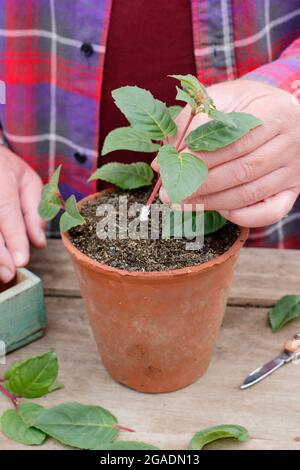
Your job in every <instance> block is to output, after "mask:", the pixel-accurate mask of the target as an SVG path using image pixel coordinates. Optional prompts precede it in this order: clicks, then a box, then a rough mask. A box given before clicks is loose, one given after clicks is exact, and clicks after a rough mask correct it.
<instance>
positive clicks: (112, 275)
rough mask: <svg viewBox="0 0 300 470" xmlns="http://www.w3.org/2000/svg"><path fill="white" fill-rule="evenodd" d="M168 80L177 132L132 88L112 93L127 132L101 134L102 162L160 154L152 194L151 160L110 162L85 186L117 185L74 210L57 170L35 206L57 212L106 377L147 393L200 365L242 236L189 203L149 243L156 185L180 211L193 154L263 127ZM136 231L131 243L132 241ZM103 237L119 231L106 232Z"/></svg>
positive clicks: (198, 175)
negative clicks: (181, 122)
mask: <svg viewBox="0 0 300 470" xmlns="http://www.w3.org/2000/svg"><path fill="white" fill-rule="evenodd" d="M173 78H175V79H176V80H178V81H179V83H180V87H177V99H178V100H181V101H184V102H186V103H187V104H188V107H189V110H190V115H189V117H188V119H187V122H186V125H185V128H184V129H183V130H182V131H181V132H180V133H179V131H178V129H177V125H176V119H175V118H174V114H175V113H176V112H178V108H176V109H174V108H172V109H169V108H167V106H166V105H165V104H164V103H163V102H161V101H160V100H157V99H155V98H154V97H153V96H152V94H151V93H150V92H149V91H147V90H143V89H140V88H138V87H131V86H129V87H122V88H119V89H117V90H114V91H113V92H112V96H113V99H114V101H115V104H116V105H117V107H118V108H119V109H120V111H121V112H123V114H124V115H125V116H126V117H127V119H128V121H129V124H130V125H129V126H128V127H124V128H120V129H115V130H113V131H112V132H111V133H110V134H108V136H107V137H106V140H105V142H104V146H103V149H102V155H106V154H107V153H109V152H112V151H115V150H120V149H126V150H131V151H143V152H149V153H154V154H156V158H157V162H158V164H159V168H160V177H159V178H158V179H157V180H156V182H155V184H154V185H153V188H152V189H151V185H152V181H153V179H154V173H153V170H152V169H151V167H150V166H149V165H148V164H147V163H144V162H136V163H132V164H126V163H117V162H115V163H108V164H106V165H103V166H101V167H100V168H99V169H98V170H96V172H94V173H93V174H92V176H91V178H90V179H91V180H99V179H100V180H105V181H108V182H110V183H112V184H114V185H115V186H116V187H117V189H111V190H106V191H102V192H100V193H96V194H93V195H92V196H89V197H87V198H85V199H83V200H82V201H80V202H79V203H78V204H77V202H76V199H75V197H74V195H71V196H70V197H69V198H68V199H67V200H64V199H63V197H62V195H61V193H60V191H59V176H60V171H61V167H59V168H57V170H56V171H55V173H54V175H53V176H52V178H51V180H50V182H49V183H48V184H47V185H46V186H45V188H44V191H43V198H42V201H41V204H40V207H39V212H40V215H41V216H42V217H43V218H44V219H45V220H51V219H52V218H54V217H55V216H57V214H58V213H59V212H60V211H61V210H62V211H63V213H62V215H61V219H60V227H61V232H62V239H63V242H64V244H65V246H66V248H67V250H68V252H69V254H70V255H71V259H72V261H73V263H74V266H75V269H76V272H77V275H78V279H79V283H80V287H81V292H82V296H83V299H84V302H85V305H86V309H87V311H88V315H89V319H90V322H91V325H92V328H93V331H94V334H95V338H96V341H97V345H98V348H99V351H100V354H101V357H102V361H103V363H104V365H105V366H106V368H107V370H108V372H109V373H110V374H111V376H112V377H113V378H115V380H117V381H118V382H120V383H123V384H126V385H128V386H129V387H132V388H134V389H136V390H139V391H144V392H150V393H157V392H167V391H172V390H176V389H178V388H182V387H184V386H186V385H188V384H190V383H192V382H194V381H195V380H196V379H197V378H199V377H200V376H201V375H202V374H203V373H204V372H205V370H206V369H207V367H208V364H209V361H210V357H211V354H212V350H213V346H214V343H215V340H216V336H217V334H218V331H219V328H220V325H221V322H222V318H223V314H224V308H225V305H226V301H227V297H228V290H229V287H230V283H231V279H232V274H233V269H234V265H235V262H236V259H237V256H238V253H239V250H240V248H241V246H242V245H243V243H244V242H245V240H246V238H247V233H248V230H247V229H245V228H242V227H237V226H235V225H234V224H232V223H230V222H227V221H226V220H225V219H224V218H223V217H222V216H221V215H220V214H219V213H217V212H214V211H208V212H204V214H203V213H202V212H198V211H196V210H195V208H194V207H192V208H189V210H188V211H181V210H180V211H178V210H175V209H174V207H173V206H172V208H171V210H169V212H168V213H167V217H165V218H163V222H162V223H161V222H159V224H158V227H159V229H158V235H159V236H158V237H157V236H155V237H152V238H151V236H150V237H149V233H151V235H152V231H151V229H152V222H153V220H154V217H153V214H152V209H153V208H155V207H156V206H157V205H158V191H159V189H160V187H161V185H163V186H164V188H165V190H166V192H167V194H168V196H169V198H170V201H171V203H172V204H173V205H178V204H182V203H183V202H184V201H185V199H186V198H188V197H189V196H191V195H192V194H193V193H194V192H195V191H196V190H197V189H198V188H199V187H200V186H201V185H202V184H203V182H204V181H205V179H206V177H207V174H208V170H207V167H206V165H205V164H204V162H203V161H202V160H201V159H200V158H199V156H196V155H194V154H193V153H192V152H196V151H206V152H210V151H213V150H216V149H218V148H222V147H224V146H226V145H229V144H231V143H232V142H234V141H236V140H237V139H239V138H241V137H242V136H243V135H245V134H246V133H248V132H250V131H251V129H254V128H255V127H257V126H259V125H260V124H261V121H260V120H259V119H257V118H256V117H254V116H252V115H249V114H246V113H234V112H233V113H223V112H221V111H220V110H217V109H216V106H215V104H214V102H213V100H212V99H211V97H209V95H208V93H207V90H206V89H205V87H204V86H203V85H202V84H201V83H200V82H199V81H198V80H197V79H196V78H195V77H193V76H192V75H186V76H183V75H176V76H173ZM199 113H202V114H205V115H206V116H207V117H208V120H207V122H205V123H204V124H203V125H201V126H199V127H198V128H196V129H194V130H193V131H192V132H189V131H188V128H189V125H190V123H191V122H192V120H193V118H194V116H195V115H196V114H199ZM178 134H179V135H178ZM174 139H175V140H176V144H175V145H173V143H172V142H174ZM149 188H150V189H149ZM125 196H126V204H127V203H129V205H130V207H129V208H128V210H127V209H126V210H125V215H126V217H127V216H128V219H129V223H128V224H127V225H126V227H125V231H124V226H123V225H122V221H123V218H124V211H122V210H121V209H122V207H123V206H122V204H123V202H122V204H121V202H120V201H121V198H122V197H125ZM136 203H138V206H139V209H138V214H139V215H138V217H136V212H134V216H132V207H133V206H135V204H136ZM108 206H109V207H110V208H111V207H112V209H113V210H112V211H111V212H110V213H109V214H108V215H107V216H106V215H105V216H104V213H101V214H100V212H101V211H100V212H99V208H100V209H101V208H103V207H105V208H107V207H108ZM100 215H101V217H102V219H100ZM126 220H127V219H126ZM187 220H188V221H189V225H187V224H186V221H187ZM199 220H200V223H198V222H199ZM104 221H105V223H106V225H105V224H104ZM121 228H122V229H121ZM132 228H134V229H135V230H134V231H133V232H134V236H129V233H130V230H129V229H132ZM111 232H113V233H114V234H116V233H117V236H116V237H111V236H108V233H111ZM198 232H199V233H201V232H204V235H205V237H204V244H203V246H201V247H200V248H199V247H198V249H197V250H189V249H186V248H187V243H186V242H187V239H188V240H193V239H194V238H195V237H196V236H197V235H198ZM155 233H156V235H157V232H155ZM145 234H146V237H145Z"/></svg>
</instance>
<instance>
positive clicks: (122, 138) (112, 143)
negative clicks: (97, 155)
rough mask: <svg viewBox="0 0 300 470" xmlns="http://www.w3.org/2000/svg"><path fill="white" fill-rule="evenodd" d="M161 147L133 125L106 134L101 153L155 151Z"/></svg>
mask: <svg viewBox="0 0 300 470" xmlns="http://www.w3.org/2000/svg"><path fill="white" fill-rule="evenodd" d="M159 147H160V146H159V145H158V144H154V143H153V142H151V140H150V138H149V137H148V136H147V135H146V134H144V133H143V132H142V131H141V130H139V129H135V128H133V127H120V128H119V129H115V130H113V131H111V132H110V133H109V134H108V135H107V136H106V139H105V141H104V144H103V148H102V152H101V155H106V154H107V153H109V152H113V151H114V150H133V151H137V152H155V151H157V150H158V149H159Z"/></svg>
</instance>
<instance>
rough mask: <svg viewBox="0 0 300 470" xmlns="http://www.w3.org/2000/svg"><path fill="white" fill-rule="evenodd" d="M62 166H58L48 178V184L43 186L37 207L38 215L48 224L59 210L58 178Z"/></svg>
mask: <svg viewBox="0 0 300 470" xmlns="http://www.w3.org/2000/svg"><path fill="white" fill-rule="evenodd" d="M61 167H62V165H59V166H58V167H57V168H56V170H55V172H54V173H53V175H52V176H51V178H50V181H49V183H48V184H45V186H44V188H43V191H42V197H41V202H40V204H39V207H38V213H39V215H40V217H41V218H42V219H43V220H46V221H47V222H49V220H52V219H54V217H55V216H56V215H57V214H58V212H59V210H60V209H61V201H60V199H59V197H58V196H59V187H58V183H59V177H60V172H61Z"/></svg>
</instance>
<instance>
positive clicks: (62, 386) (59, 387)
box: [48, 382, 65, 393]
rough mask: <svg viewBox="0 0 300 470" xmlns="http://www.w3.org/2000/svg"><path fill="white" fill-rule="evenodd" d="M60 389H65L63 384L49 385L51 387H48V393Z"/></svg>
mask: <svg viewBox="0 0 300 470" xmlns="http://www.w3.org/2000/svg"><path fill="white" fill-rule="evenodd" d="M62 388H65V386H64V384H61V383H59V382H55V383H54V384H53V385H51V387H49V390H48V393H52V392H56V391H57V390H61V389H62Z"/></svg>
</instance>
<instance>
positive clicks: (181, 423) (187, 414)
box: [0, 240, 300, 450]
mask: <svg viewBox="0 0 300 470" xmlns="http://www.w3.org/2000/svg"><path fill="white" fill-rule="evenodd" d="M30 268H31V270H32V271H33V272H35V273H37V274H39V275H40V276H41V277H42V279H43V282H44V288H45V294H46V308H47V313H48V328H47V333H46V336H45V337H44V338H42V339H40V340H38V341H36V342H35V343H32V344H30V345H28V346H27V347H25V348H23V349H21V350H19V351H17V352H15V353H12V354H10V355H9V357H8V364H11V363H12V362H13V361H15V360H18V359H22V358H25V357H28V356H31V355H34V354H41V353H43V352H46V351H48V350H50V349H54V350H55V351H56V352H57V354H58V356H59V362H60V373H59V380H60V381H61V382H63V383H64V384H65V389H63V390H60V391H57V392H55V393H51V394H49V395H48V396H47V397H43V398H41V399H39V400H36V401H37V402H40V403H41V404H43V405H45V406H53V405H55V404H59V403H62V402H66V401H78V402H82V403H87V404H97V405H101V406H103V407H105V408H108V409H109V410H111V411H112V412H113V413H114V414H115V415H116V416H117V417H118V419H119V422H120V424H123V425H124V426H129V427H131V428H133V429H135V430H136V433H135V434H130V435H129V434H128V433H125V432H122V433H121V436H120V437H121V438H122V439H128V438H129V439H135V440H144V441H146V442H149V443H152V444H155V445H157V446H158V447H160V448H161V449H184V448H186V447H187V445H188V442H189V440H190V438H191V437H192V435H193V434H194V433H195V432H196V431H199V430H200V429H202V428H204V427H206V426H212V425H216V424H221V423H235V424H241V425H243V426H245V427H246V428H247V429H248V430H249V432H250V435H251V439H250V441H249V442H248V443H246V444H236V443H235V442H233V441H232V442H229V441H227V442H226V443H225V442H224V441H223V442H222V443H221V442H220V443H215V444H213V445H211V446H210V447H211V448H220V449H221V448H233V449H298V450H300V388H299V385H300V365H299V366H298V367H297V366H296V365H293V364H291V365H287V366H285V367H283V368H282V369H281V370H279V371H278V372H276V373H275V374H273V375H272V376H271V377H270V378H268V379H267V380H264V381H262V382H261V383H260V384H258V385H256V386H254V387H253V388H250V389H248V390H244V391H241V390H240V389H239V385H240V383H241V381H242V380H243V378H244V377H245V375H246V374H247V373H248V372H250V371H251V370H252V369H254V368H255V367H257V366H259V365H260V364H262V363H264V362H265V361H266V360H268V359H270V358H272V357H273V356H275V355H276V354H277V353H278V352H279V350H280V348H281V346H282V344H283V342H284V340H286V339H288V338H289V337H291V336H292V335H293V334H294V333H295V332H297V331H300V320H296V321H294V322H292V323H290V324H289V325H287V326H286V327H285V328H284V329H283V330H281V331H280V332H278V333H276V334H272V332H271V330H270V327H269V326H268V323H267V312H268V308H269V307H270V306H271V305H272V304H274V302H275V301H276V300H277V299H279V298H280V297H281V296H282V295H284V294H288V293H297V294H299V293H300V282H299V281H300V252H297V251H281V250H265V249H244V250H243V251H242V254H241V257H240V260H239V264H238V268H237V271H236V275H235V280H234V284H233V287H232V290H231V296H230V299H229V303H228V308H227V312H226V316H225V320H224V324H223V327H222V330H221V334H220V338H219V340H218V343H217V347H216V351H215V354H214V357H213V360H212V363H211V365H210V368H209V370H208V372H207V373H206V375H205V376H204V377H203V378H202V379H200V380H199V381H198V382H197V383H195V384H193V385H191V386H190V387H188V388H186V389H184V390H180V391H177V392H174V393H169V394H162V395H145V394H139V393H137V392H134V391H132V390H130V389H128V388H126V387H124V386H122V385H119V384H117V383H115V382H114V381H113V380H112V379H111V378H110V377H109V376H108V374H107V372H106V371H105V369H104V368H103V366H102V365H101V362H100V360H99V357H98V353H97V350H96V346H95V342H94V339H93V337H92V334H91V330H90V328H89V326H88V324H87V320H86V316H85V312H84V308H83V304H82V300H81V298H80V292H79V290H78V286H77V282H76V279H75V277H74V273H73V269H72V266H71V264H70V262H69V259H68V256H67V254H66V253H65V251H64V249H63V247H62V245H61V242H60V241H54V240H53V241H50V242H49V245H48V248H47V249H46V250H44V251H43V252H38V251H35V252H34V253H33V255H32V261H31V266H30ZM12 314H13V312H12ZM4 369H5V366H3V365H0V374H1V373H3V370H4ZM9 406H10V405H9V402H8V401H7V400H6V398H4V397H2V396H1V397H0V412H1V413H2V412H3V410H5V409H7V408H8V407H9ZM23 448H25V446H22V445H18V444H15V443H14V442H12V441H9V440H8V439H6V438H5V437H4V436H3V435H2V434H1V433H0V449H23ZM59 448H63V447H62V446H60V445H59V444H57V443H56V442H54V441H53V440H52V439H48V440H47V442H46V443H45V444H44V446H43V447H42V449H59Z"/></svg>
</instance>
